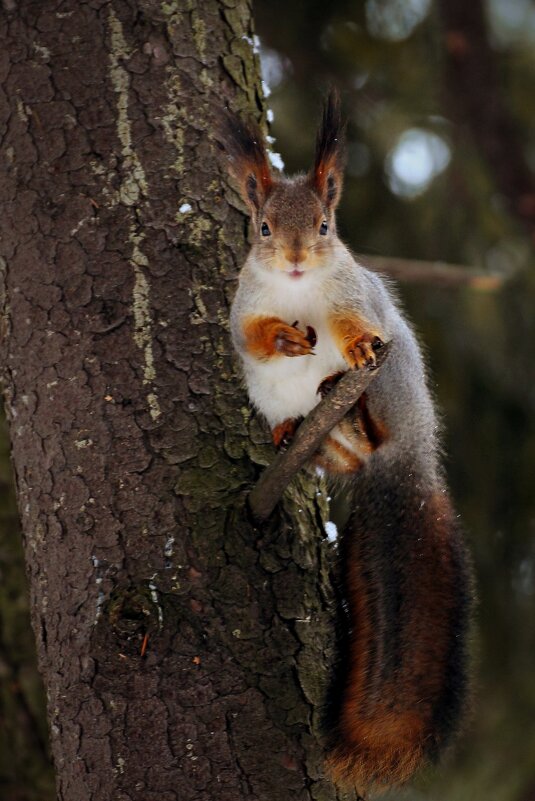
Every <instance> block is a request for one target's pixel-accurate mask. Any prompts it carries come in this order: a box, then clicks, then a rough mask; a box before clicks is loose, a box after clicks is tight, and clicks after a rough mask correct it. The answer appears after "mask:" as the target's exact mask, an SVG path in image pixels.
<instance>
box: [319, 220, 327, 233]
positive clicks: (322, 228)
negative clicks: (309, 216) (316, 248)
mask: <svg viewBox="0 0 535 801" xmlns="http://www.w3.org/2000/svg"><path fill="white" fill-rule="evenodd" d="M328 230H329V226H328V225H327V221H326V220H323V222H322V224H321V225H320V234H321V235H322V236H325V234H326V233H327V231H328Z"/></svg>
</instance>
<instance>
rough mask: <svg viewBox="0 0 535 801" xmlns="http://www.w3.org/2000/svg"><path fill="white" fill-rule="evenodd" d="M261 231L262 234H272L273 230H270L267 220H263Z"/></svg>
mask: <svg viewBox="0 0 535 801" xmlns="http://www.w3.org/2000/svg"><path fill="white" fill-rule="evenodd" d="M260 232H261V234H262V236H270V235H271V231H270V230H269V225H268V224H267V222H263V223H262V227H261V228H260Z"/></svg>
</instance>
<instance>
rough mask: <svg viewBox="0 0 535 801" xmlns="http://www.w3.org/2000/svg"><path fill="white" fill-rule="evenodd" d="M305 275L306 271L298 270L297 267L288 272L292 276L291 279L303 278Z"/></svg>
mask: <svg viewBox="0 0 535 801" xmlns="http://www.w3.org/2000/svg"><path fill="white" fill-rule="evenodd" d="M304 274H305V271H304V270H298V269H297V267H295V268H294V269H293V270H289V271H288V275H289V276H290V278H301V276H302V275H304Z"/></svg>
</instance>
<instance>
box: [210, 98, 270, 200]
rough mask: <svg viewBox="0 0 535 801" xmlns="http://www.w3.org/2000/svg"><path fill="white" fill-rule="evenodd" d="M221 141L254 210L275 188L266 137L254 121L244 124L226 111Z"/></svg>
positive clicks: (234, 175) (234, 176)
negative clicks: (265, 143)
mask: <svg viewBox="0 0 535 801" xmlns="http://www.w3.org/2000/svg"><path fill="white" fill-rule="evenodd" d="M217 138H218V140H219V142H220V144H221V146H222V148H223V150H224V151H225V153H226V154H227V157H228V170H229V172H230V174H231V175H232V177H233V178H234V179H235V180H236V181H237V183H238V185H239V187H240V192H241V195H242V197H243V199H244V200H245V202H246V203H247V205H248V206H249V208H250V209H251V211H252V212H253V214H254V213H256V212H258V211H259V210H260V209H261V208H262V206H263V205H264V203H265V202H266V200H267V198H268V195H269V193H270V192H271V189H272V187H273V178H272V176H271V171H270V168H269V162H268V157H267V153H266V148H265V145H264V137H263V136H262V132H261V131H260V128H259V127H258V125H257V124H256V123H254V122H252V121H251V122H248V123H244V122H243V120H241V119H240V118H239V117H238V116H237V115H236V114H234V113H232V112H231V111H229V110H227V111H225V112H224V113H223V114H222V115H221V118H220V124H219V125H218V137H217Z"/></svg>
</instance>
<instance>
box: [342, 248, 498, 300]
mask: <svg viewBox="0 0 535 801" xmlns="http://www.w3.org/2000/svg"><path fill="white" fill-rule="evenodd" d="M357 259H358V260H359V262H361V264H363V265H364V266H365V267H369V268H370V270H374V271H375V272H378V273H383V274H385V275H389V276H391V277H392V278H395V279H396V280H397V281H401V282H403V283H405V284H427V285H429V286H440V287H446V288H455V287H461V286H465V287H469V288H470V289H477V290H479V291H482V292H493V291H495V290H497V289H500V288H501V287H502V286H503V284H504V282H505V276H504V275H500V274H497V273H488V272H484V271H483V270H474V269H473V268H472V267H465V266H463V265H461V264H447V263H446V262H443V261H419V260H414V259H398V258H388V257H386V256H368V255H366V256H364V255H362V256H357Z"/></svg>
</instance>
